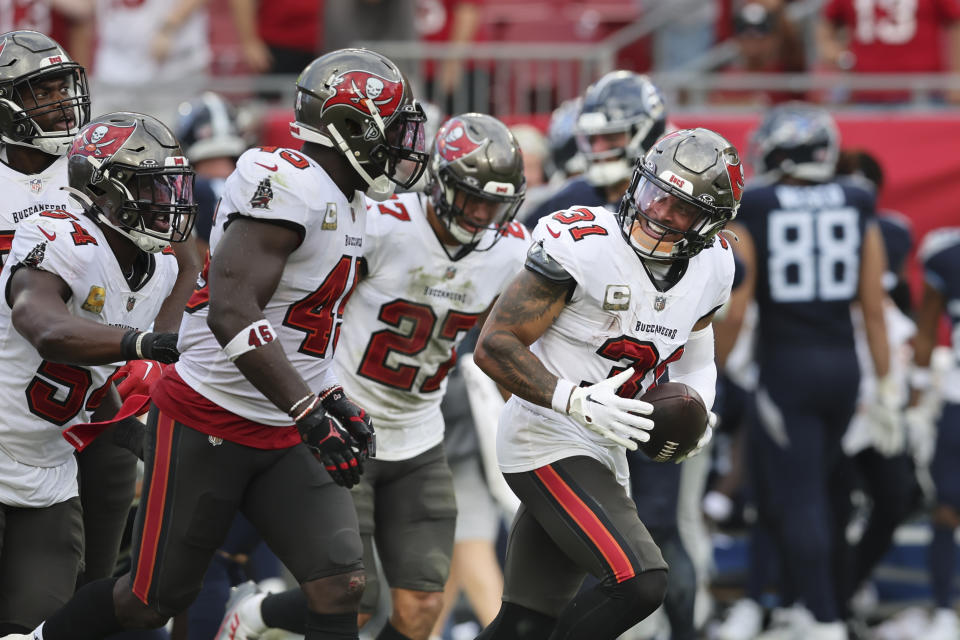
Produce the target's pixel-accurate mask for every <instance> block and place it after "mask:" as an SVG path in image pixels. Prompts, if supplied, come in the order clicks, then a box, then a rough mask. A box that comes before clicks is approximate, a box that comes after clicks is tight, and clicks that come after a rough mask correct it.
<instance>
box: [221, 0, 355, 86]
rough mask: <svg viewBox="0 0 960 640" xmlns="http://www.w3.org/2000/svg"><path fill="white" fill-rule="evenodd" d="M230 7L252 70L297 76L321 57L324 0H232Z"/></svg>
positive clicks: (246, 60) (241, 44) (244, 58)
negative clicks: (268, 0) (267, 0)
mask: <svg viewBox="0 0 960 640" xmlns="http://www.w3.org/2000/svg"><path fill="white" fill-rule="evenodd" d="M230 7H231V9H232V10H233V20H234V24H235V25H236V28H237V36H238V37H239V39H240V46H241V48H242V50H243V60H244V62H246V63H247V66H248V67H250V71H252V72H254V73H286V74H296V73H300V71H301V70H302V69H303V68H304V67H306V66H307V65H308V64H310V62H311V61H312V60H313V59H314V58H315V57H317V56H318V55H319V54H320V49H321V41H320V35H321V29H322V23H323V16H322V12H323V0H271V1H270V2H266V1H265V0H264V1H258V0H230ZM332 48H337V47H332Z"/></svg>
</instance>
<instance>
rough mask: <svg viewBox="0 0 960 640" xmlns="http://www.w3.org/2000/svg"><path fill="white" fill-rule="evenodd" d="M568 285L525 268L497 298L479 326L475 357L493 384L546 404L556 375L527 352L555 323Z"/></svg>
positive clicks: (550, 395)
mask: <svg viewBox="0 0 960 640" xmlns="http://www.w3.org/2000/svg"><path fill="white" fill-rule="evenodd" d="M569 290H570V283H569V282H557V281H554V280H550V279H547V278H546V277H544V276H543V275H540V274H538V273H534V272H533V271H530V270H528V269H524V270H523V271H521V272H520V273H519V274H517V276H516V277H515V278H514V279H513V282H511V283H510V285H509V286H508V287H507V289H506V290H505V291H504V292H503V293H502V294H501V295H500V299H499V300H497V303H496V304H495V305H494V307H493V310H491V312H490V316H489V317H488V318H487V321H486V322H485V323H484V325H483V330H482V331H481V332H480V338H479V340H478V342H477V348H476V350H475V351H474V354H473V358H474V361H475V362H476V363H477V365H478V366H479V367H480V368H481V369H483V371H484V372H485V373H486V374H487V375H488V376H490V377H491V378H493V380H494V381H495V382H497V384H499V385H500V386H501V387H503V388H505V389H506V390H507V391H509V392H511V393H513V394H516V395H517V396H519V397H521V398H523V399H524V400H528V401H530V402H534V403H536V404H539V405H541V406H544V407H549V406H550V401H551V398H552V396H553V391H554V388H555V387H556V386H557V376H555V375H553V374H552V373H550V372H549V371H547V368H546V367H544V366H543V363H542V362H540V359H539V358H537V356H535V355H533V353H532V352H531V351H530V349H529V348H528V347H529V345H531V344H533V342H534V341H536V340H537V338H539V337H540V336H542V335H543V333H544V332H545V331H546V330H547V329H548V328H549V327H550V325H551V324H553V322H554V320H556V319H557V316H558V315H560V312H561V311H562V310H563V307H564V305H566V302H567V294H568V293H569Z"/></svg>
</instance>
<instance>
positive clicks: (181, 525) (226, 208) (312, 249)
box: [34, 49, 427, 640]
mask: <svg viewBox="0 0 960 640" xmlns="http://www.w3.org/2000/svg"><path fill="white" fill-rule="evenodd" d="M295 117H296V121H295V122H293V123H291V131H292V132H293V134H294V135H295V136H296V137H298V138H300V139H301V140H304V142H305V143H306V144H304V145H303V146H302V148H301V149H300V150H299V151H296V150H293V149H280V148H256V149H251V150H249V151H247V152H246V153H244V154H243V155H242V156H241V157H240V159H239V160H238V162H237V170H236V171H235V172H234V173H233V174H232V175H231V176H230V177H229V178H228V179H227V184H226V186H225V190H224V196H223V199H222V201H221V203H220V208H219V211H218V213H217V217H216V221H215V223H214V229H213V232H212V234H211V238H210V246H211V250H210V257H209V260H208V263H207V266H206V267H205V269H204V272H203V273H202V275H201V279H200V281H199V282H198V288H197V289H196V291H195V293H194V296H193V298H191V300H190V302H189V303H188V306H187V313H186V315H185V317H184V320H183V323H182V325H181V328H180V340H179V348H180V351H181V357H180V360H179V362H178V363H177V365H176V367H175V368H174V367H168V368H167V369H166V370H165V372H164V376H163V377H162V378H161V379H160V380H159V381H158V382H157V383H156V385H154V387H153V388H152V390H151V396H152V401H153V405H154V406H153V407H151V410H150V416H149V419H148V423H147V437H146V442H145V445H144V463H145V466H146V472H145V479H144V489H143V498H142V500H141V502H140V507H139V511H138V514H137V522H136V525H135V534H134V543H133V550H134V551H133V554H132V556H133V557H132V568H131V571H130V573H128V574H127V575H125V576H123V577H121V578H119V579H107V580H102V581H98V582H93V583H90V584H88V585H86V586H85V587H83V588H81V589H80V590H78V591H77V593H76V595H75V596H74V597H73V599H72V600H71V601H70V602H68V603H67V604H66V605H65V606H64V607H63V608H62V609H60V610H59V611H58V612H57V613H55V614H54V615H53V616H51V617H50V618H48V619H47V621H46V622H45V623H44V624H43V625H42V626H41V627H38V628H37V629H36V630H34V636H35V637H37V638H46V640H61V639H62V640H66V639H68V638H69V639H71V640H93V639H99V638H104V637H106V636H109V635H111V634H113V633H116V632H119V631H122V630H124V629H136V628H147V627H159V626H162V625H163V624H164V623H165V622H166V621H167V619H168V618H169V617H171V616H172V615H175V614H176V613H178V612H180V611H182V610H183V609H185V608H186V607H187V606H188V605H189V604H190V602H191V601H192V600H193V598H194V597H195V596H196V594H197V592H198V591H199V590H200V586H201V581H202V579H203V575H204V573H205V572H206V569H207V566H208V564H209V563H210V560H211V558H212V556H213V554H214V553H215V552H216V550H217V548H218V547H219V546H220V545H221V543H222V542H223V538H224V536H225V535H226V533H227V531H228V529H229V527H230V524H231V523H232V522H233V519H234V516H235V514H236V513H237V512H238V511H242V512H243V514H244V515H245V516H246V517H247V518H248V519H249V520H250V521H251V522H252V523H253V524H254V526H256V527H257V529H258V531H259V532H260V533H261V535H262V536H263V538H264V540H265V541H266V542H267V544H268V545H269V546H270V547H271V549H273V550H274V551H275V552H276V554H277V556H278V557H279V558H280V559H281V561H283V563H284V564H285V565H286V566H287V567H288V568H289V569H290V571H291V572H292V573H293V575H294V576H295V577H296V578H297V580H298V581H299V582H300V583H301V585H302V587H303V589H304V591H305V592H306V595H307V599H308V602H309V611H308V613H307V616H306V617H307V620H306V637H307V638H308V639H310V640H320V639H322V638H355V637H356V636H357V605H358V603H359V600H360V595H361V593H362V591H363V586H364V574H363V564H362V550H363V547H362V544H361V541H360V535H359V531H358V528H357V516H356V510H355V509H354V506H353V501H352V500H351V498H350V494H349V492H348V491H347V490H346V487H350V486H352V485H354V484H356V482H357V480H358V479H359V474H360V472H361V470H362V466H361V465H362V463H363V461H364V459H365V458H366V457H367V456H368V455H369V454H372V453H373V451H372V449H373V442H372V440H373V431H372V428H371V426H370V422H369V419H368V418H366V415H365V413H364V412H363V410H362V409H360V408H359V407H357V406H356V405H354V404H353V403H351V402H350V401H349V400H347V399H346V398H345V397H344V395H343V393H342V391H341V390H340V387H339V385H338V383H337V381H336V378H335V376H334V375H333V372H332V370H331V367H330V361H331V358H332V356H333V353H334V349H335V347H336V342H337V340H338V337H339V334H340V324H341V322H342V314H343V309H344V305H345V304H346V302H347V299H348V298H349V297H350V295H351V293H352V292H353V288H354V286H355V284H356V281H357V277H358V275H359V273H360V271H361V265H362V262H361V251H362V249H363V242H364V224H365V217H366V202H365V200H364V198H363V195H364V192H366V193H367V194H368V195H372V196H376V197H378V198H381V199H385V198H388V197H389V196H390V195H391V192H392V190H393V186H394V185H402V186H404V187H408V186H410V185H412V184H413V183H414V182H415V181H416V180H417V179H418V178H419V177H420V174H421V173H422V172H423V169H424V168H425V165H426V159H427V154H426V152H425V151H423V136H422V127H423V120H424V116H423V111H422V109H421V108H420V107H419V105H418V104H417V103H416V101H415V100H414V99H413V96H412V94H411V89H410V87H409V85H408V83H407V81H406V79H405V78H404V77H403V76H402V74H401V73H400V71H399V70H398V69H397V67H396V65H394V64H393V63H392V62H390V61H389V60H387V59H386V58H384V57H383V56H381V55H379V54H377V53H374V52H372V51H367V50H363V49H345V50H339V51H334V52H331V53H328V54H326V55H324V56H321V57H320V58H317V59H316V60H314V61H313V62H312V63H311V64H310V65H308V66H307V68H306V69H304V71H303V73H301V75H300V77H299V79H298V81H297V100H296V107H295ZM328 412H329V413H328ZM302 443H303V444H302ZM304 444H305V445H306V446H304ZM318 459H319V460H320V461H321V462H322V464H323V466H320V465H319V464H317V460H318ZM324 467H325V468H324ZM234 632H235V633H234V635H235V636H236V637H243V632H242V630H239V629H236V628H235V629H234Z"/></svg>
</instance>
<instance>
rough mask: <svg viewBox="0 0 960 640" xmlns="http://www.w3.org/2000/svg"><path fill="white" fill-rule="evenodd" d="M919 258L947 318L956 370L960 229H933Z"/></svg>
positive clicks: (958, 357) (959, 336) (959, 345)
mask: <svg viewBox="0 0 960 640" xmlns="http://www.w3.org/2000/svg"><path fill="white" fill-rule="evenodd" d="M919 258H920V260H921V261H922V262H923V271H924V276H925V278H926V281H927V284H929V285H930V286H932V287H933V288H935V289H936V290H937V291H939V292H940V293H941V295H943V299H944V303H945V304H946V308H947V315H948V316H949V317H950V329H951V331H950V341H951V343H952V347H953V353H954V356H955V364H956V365H957V366H960V227H950V228H946V229H937V230H936V231H931V232H930V233H929V234H927V236H926V237H925V238H924V239H923V245H922V246H921V247H920V253H919ZM945 386H946V385H945ZM958 395H960V394H958Z"/></svg>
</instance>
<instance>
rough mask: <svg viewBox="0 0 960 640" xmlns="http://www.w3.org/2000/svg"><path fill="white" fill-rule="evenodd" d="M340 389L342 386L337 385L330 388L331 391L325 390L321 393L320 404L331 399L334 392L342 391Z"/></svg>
mask: <svg viewBox="0 0 960 640" xmlns="http://www.w3.org/2000/svg"><path fill="white" fill-rule="evenodd" d="M340 388H341V387H340V385H338V384H336V385H333V386H332V387H330V388H329V389H324V390H323V391H321V392H320V402H323V401H324V400H326V399H327V398H329V397H330V395H331V394H332V393H333V392H334V391H337V390H338V389H340Z"/></svg>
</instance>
